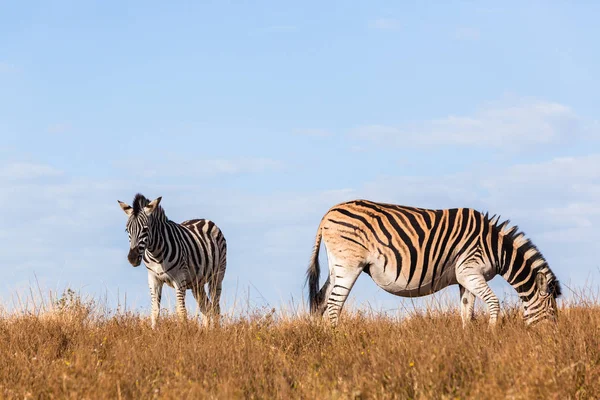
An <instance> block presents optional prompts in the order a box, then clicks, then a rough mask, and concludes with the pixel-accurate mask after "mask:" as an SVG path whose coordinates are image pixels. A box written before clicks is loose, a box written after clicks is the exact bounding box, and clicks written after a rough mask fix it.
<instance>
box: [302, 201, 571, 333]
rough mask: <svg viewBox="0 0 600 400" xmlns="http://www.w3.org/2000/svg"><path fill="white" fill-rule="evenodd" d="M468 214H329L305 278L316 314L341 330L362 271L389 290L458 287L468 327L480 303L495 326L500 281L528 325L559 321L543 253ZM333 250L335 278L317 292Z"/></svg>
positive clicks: (396, 210)
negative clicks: (513, 294) (323, 252)
mask: <svg viewBox="0 0 600 400" xmlns="http://www.w3.org/2000/svg"><path fill="white" fill-rule="evenodd" d="M498 220H499V218H498V217H496V216H494V217H491V218H490V217H488V215H487V214H485V215H483V214H481V213H480V212H478V211H475V210H472V209H469V208H455V209H447V210H427V209H422V208H414V207H404V206H398V205H392V204H382V203H374V202H371V201H367V200H355V201H350V202H347V203H342V204H338V205H336V206H334V207H333V208H331V209H330V210H329V211H328V212H327V213H326V214H325V216H324V217H323V219H322V220H321V223H320V225H319V229H318V230H317V237H316V243H315V246H314V249H313V253H312V257H311V261H310V265H309V267H308V271H307V280H308V285H309V291H310V294H309V297H310V309H311V312H312V313H313V314H323V313H324V312H325V310H327V314H328V316H329V319H330V321H331V323H332V324H333V325H336V324H337V322H338V318H339V315H340V312H341V310H342V307H343V305H344V302H345V301H346V298H347V297H348V294H349V293H350V290H351V289H352V286H353V285H354V282H355V281H356V279H357V278H358V276H359V275H360V273H361V272H363V271H364V272H366V273H367V274H368V275H369V276H371V278H372V279H373V280H374V281H375V283H377V285H378V286H379V287H381V288H382V289H384V290H385V291H387V292H389V293H392V294H395V295H397V296H403V297H415V296H425V295H428V294H431V293H434V292H437V291H439V290H441V289H443V288H445V287H446V286H449V285H453V284H458V285H459V289H460V298H461V317H462V321H463V326H464V325H465V324H466V323H467V321H469V320H470V319H472V318H473V312H474V302H475V297H479V298H480V299H481V300H483V301H484V302H485V304H486V305H487V308H488V312H489V314H490V321H489V323H490V325H494V324H495V323H496V320H497V318H498V312H499V310H500V305H499V302H498V298H497V297H496V295H495V294H494V293H493V292H492V290H491V289H490V287H489V286H488V284H487V281H489V280H490V279H492V278H493V277H494V276H495V275H501V276H502V277H503V278H504V279H506V281H508V283H510V284H511V285H512V287H513V288H514V289H515V290H516V291H517V292H518V294H519V297H520V298H521V300H522V301H523V304H524V319H525V322H526V323H527V324H531V323H534V322H536V321H539V320H542V319H545V318H548V319H551V320H555V319H556V316H557V307H556V300H555V299H556V297H558V296H560V284H559V282H558V280H557V279H556V276H555V275H554V273H552V271H551V270H550V268H549V267H548V264H547V262H546V260H545V259H544V257H543V256H542V254H541V253H540V252H539V251H538V250H537V248H536V247H535V246H534V245H533V244H532V243H531V242H530V241H529V240H528V239H526V238H525V235H524V233H522V232H518V228H517V227H516V226H513V227H509V221H505V222H503V223H498ZM321 239H322V240H323V241H324V243H325V246H326V249H327V258H328V260H329V278H328V279H327V282H326V283H325V285H324V286H323V288H321V290H319V272H320V267H319V259H318V257H319V248H320V245H321Z"/></svg>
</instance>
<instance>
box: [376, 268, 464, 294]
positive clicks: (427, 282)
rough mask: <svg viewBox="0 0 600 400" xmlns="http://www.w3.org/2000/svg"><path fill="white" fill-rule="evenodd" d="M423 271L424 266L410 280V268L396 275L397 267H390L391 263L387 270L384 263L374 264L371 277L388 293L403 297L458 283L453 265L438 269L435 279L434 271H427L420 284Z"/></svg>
mask: <svg viewBox="0 0 600 400" xmlns="http://www.w3.org/2000/svg"><path fill="white" fill-rule="evenodd" d="M431 270H432V269H431ZM421 271H422V268H417V269H416V271H415V274H414V275H413V277H412V279H411V280H410V282H409V280H408V277H409V268H403V269H402V271H401V273H400V275H399V276H396V275H397V272H396V268H390V266H389V265H388V267H387V268H386V270H385V272H384V271H383V264H381V265H377V264H372V265H371V266H370V268H369V273H370V275H371V278H372V279H373V281H374V282H375V283H376V284H377V286H379V287H380V288H382V289H383V290H385V291H386V292H388V293H391V294H395V295H396V296H401V297H419V296H427V295H429V294H432V293H435V292H437V291H439V290H441V289H443V288H445V287H446V286H449V285H453V284H456V283H458V282H457V281H456V272H455V269H454V268H453V267H450V268H448V267H447V268H444V269H443V270H442V271H443V272H442V273H440V269H437V270H436V279H435V280H432V272H427V273H426V275H425V279H423V282H422V283H421V285H419V281H420V279H421Z"/></svg>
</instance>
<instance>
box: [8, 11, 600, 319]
mask: <svg viewBox="0 0 600 400" xmlns="http://www.w3.org/2000/svg"><path fill="white" fill-rule="evenodd" d="M240 3H241V2H240ZM599 12H600V5H598V4H591V2H573V3H571V4H567V3H565V2H556V1H550V2H527V4H522V3H521V2H504V3H503V4H502V5H498V4H497V3H496V2H488V3H486V2H476V3H475V2H451V1H449V2H430V3H429V4H427V5H425V4H422V3H419V4H416V3H414V4H408V3H407V2H403V4H399V2H364V3H363V4H349V3H348V2H327V3H323V2H302V3H296V4H292V3H288V2H252V3H250V2H246V3H243V4H235V2H208V3H201V2H193V3H192V2H190V3H179V4H177V5H173V4H167V3H164V2H160V3H159V2H127V3H123V2H112V1H106V2H75V1H73V2H61V1H58V2H52V3H49V2H18V3H15V2H3V1H0V135H1V137H2V140H1V141H0V207H1V209H2V214H3V218H2V219H3V223H2V224H1V225H0V239H1V240H0V251H1V252H2V254H3V264H4V270H5V273H4V275H3V277H4V279H3V283H2V284H1V285H0V296H1V297H2V300H3V303H5V304H6V303H9V302H11V299H12V298H14V293H17V292H19V291H20V290H23V288H26V287H29V285H30V283H31V282H33V281H34V280H35V277H37V279H38V280H39V281H40V284H41V285H42V286H43V287H44V288H50V289H53V290H56V289H59V288H62V287H64V286H65V285H71V286H72V287H74V288H75V289H78V290H81V291H82V292H85V293H91V294H93V295H103V296H107V297H108V298H109V300H110V301H111V302H113V303H114V302H116V299H117V296H118V294H117V293H119V294H120V295H121V296H123V293H127V297H128V302H129V304H134V305H135V306H136V307H138V308H140V309H144V307H146V306H147V304H148V296H147V288H146V286H147V285H146V273H145V271H144V270H143V269H133V268H131V267H130V266H129V265H128V264H127V261H126V253H127V246H128V244H127V235H126V234H125V232H124V224H125V218H124V215H123V214H122V211H121V210H120V209H119V207H118V205H117V202H116V200H117V199H119V200H122V201H126V202H130V201H131V199H132V198H133V196H134V194H135V193H136V192H138V191H141V192H142V193H144V194H145V195H147V196H148V197H152V198H154V197H157V196H163V203H162V204H163V206H164V208H165V210H166V212H167V215H168V216H169V217H171V218H172V219H174V220H176V221H181V220H184V219H189V218H194V217H202V218H210V219H213V220H214V221H215V222H216V223H217V224H218V225H219V226H221V227H222V229H223V231H224V232H225V235H226V237H227V239H228V242H229V248H230V254H229V268H228V272H227V275H226V279H225V297H226V302H227V303H228V304H230V305H231V304H232V303H233V301H234V299H236V298H238V299H239V298H240V297H244V298H246V296H247V294H246V292H247V291H248V288H250V299H251V302H252V303H253V304H254V305H267V304H268V305H274V306H278V305H279V304H281V303H285V302H288V301H290V299H292V298H293V299H295V300H296V301H299V300H301V297H302V294H303V286H302V285H303V278H304V270H305V268H306V265H307V262H308V258H309V255H310V251H311V246H312V243H313V240H314V235H315V231H316V227H317V225H318V222H319V220H320V218H321V216H322V215H323V214H324V213H325V212H326V211H327V209H328V208H329V207H331V206H332V205H334V204H335V203H337V202H340V201H344V200H349V199H352V198H359V197H362V198H369V199H372V200H380V201H387V202H393V203H398V204H407V205H415V206H422V207H436V208H446V207H460V206H469V207H474V208H477V209H480V210H489V211H491V212H493V213H501V214H502V215H503V216H506V217H507V218H510V219H511V220H512V221H513V222H514V223H516V224H518V225H519V226H520V227H521V228H522V229H523V230H525V231H526V232H527V233H528V235H529V236H530V237H531V238H532V240H533V241H534V243H535V244H537V245H538V247H539V248H540V249H541V251H542V252H543V253H544V255H545V256H546V258H547V259H548V261H549V262H550V265H551V267H552V268H553V269H554V270H555V272H556V273H557V275H558V276H559V277H560V279H561V280H562V281H564V282H565V283H568V284H569V285H570V286H572V287H578V286H581V285H584V284H586V282H588V280H589V278H590V276H592V277H593V276H596V277H597V276H598V274H599V268H600V263H599V262H598V258H597V250H596V249H597V243H599V241H600V240H599V239H600V234H599V233H598V232H597V230H596V229H594V227H596V226H598V223H599V222H600V140H599V139H600V123H599V122H598V119H597V110H598V109H600V104H599V101H598V100H599V95H598V93H600V81H598V79H594V76H593V75H592V74H593V72H596V71H598V70H599V67H600V60H599V58H600V56H599V55H598V52H597V51H594V50H595V48H596V47H597V43H596V41H597V38H598V37H600V31H599V28H598V24H597V22H596V19H597V18H596V16H597V15H599ZM322 260H323V262H324V261H325V260H324V257H323V258H322ZM494 285H495V288H497V289H498V290H500V291H501V290H504V289H506V288H505V287H503V286H502V285H501V283H496V281H494ZM451 290H455V291H457V290H456V289H451ZM353 295H354V297H355V299H356V301H358V302H359V303H362V302H367V301H368V302H370V304H373V305H375V306H376V307H381V308H386V309H389V308H394V307H398V305H399V304H400V303H401V301H402V300H401V299H399V298H395V297H393V296H391V295H388V294H385V293H383V292H381V291H380V290H378V289H377V288H376V287H375V285H374V284H372V282H370V281H369V280H368V279H367V277H366V276H365V277H362V278H361V279H360V280H359V282H358V284H357V287H356V289H355V290H354V291H353ZM188 302H189V303H190V304H191V297H190V299H189V300H188Z"/></svg>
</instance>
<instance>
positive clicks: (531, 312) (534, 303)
mask: <svg viewBox="0 0 600 400" xmlns="http://www.w3.org/2000/svg"><path fill="white" fill-rule="evenodd" d="M534 279H535V283H534V285H533V293H532V295H531V297H529V299H526V300H525V301H524V303H523V306H524V313H523V318H524V319H525V323H526V324H527V325H532V324H535V323H537V322H540V321H542V320H550V321H553V322H556V320H557V317H558V309H557V306H556V298H557V297H559V296H560V295H561V289H560V282H559V281H558V280H557V279H556V277H554V275H553V274H552V273H551V272H550V271H539V272H537V274H535V278H534Z"/></svg>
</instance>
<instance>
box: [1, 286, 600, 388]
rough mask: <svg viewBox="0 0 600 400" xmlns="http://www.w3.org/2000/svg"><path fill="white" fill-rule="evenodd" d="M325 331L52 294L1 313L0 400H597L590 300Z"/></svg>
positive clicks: (373, 316) (311, 324) (291, 319)
mask: <svg viewBox="0 0 600 400" xmlns="http://www.w3.org/2000/svg"><path fill="white" fill-rule="evenodd" d="M342 315H343V317H342V320H341V324H340V326H338V327H337V328H336V329H333V328H331V327H329V326H328V325H327V324H325V323H323V322H322V321H315V320H312V319H310V318H308V317H307V316H306V314H304V313H302V312H300V313H299V315H297V316H290V315H289V314H288V315H278V314H277V313H274V312H271V311H269V312H265V313H261V312H259V311H255V312H254V313H253V314H251V315H245V316H241V317H235V318H233V317H231V318H228V319H226V321H224V322H223V323H222V324H221V326H218V327H212V328H203V327H201V326H200V325H199V324H198V322H197V321H195V320H193V319H191V320H188V321H187V322H179V321H177V320H176V319H175V318H173V317H165V318H162V319H161V320H160V324H159V327H158V328H157V329H156V330H155V331H153V330H152V329H151V328H150V326H149V321H148V319H147V318H146V317H141V316H140V315H137V314H134V313H116V312H109V311H105V310H104V309H103V308H102V307H100V306H98V305H96V304H94V303H93V302H87V301H82V300H81V299H80V298H79V297H77V296H73V295H72V293H71V295H70V296H67V297H63V298H62V300H59V301H57V302H56V303H55V307H54V308H53V309H52V310H50V311H44V312H30V313H26V312H20V313H18V314H8V313H5V314H4V315H3V316H2V317H1V318H0V338H1V341H0V397H1V398H19V399H26V398H36V399H37V398H60V399H64V398H68V399H98V398H99V399H105V398H106V399H120V398H123V399H126V398H144V399H148V398H168V399H203V398H207V399H212V398H214V399H238V398H248V399H287V398H298V399H359V398H360V399H367V398H376V399H457V398H459V399H465V398H477V399H599V398H600V306H599V305H598V302H597V301H596V300H594V301H583V300H580V301H570V302H569V304H567V302H562V303H561V310H560V316H559V323H558V325H557V326H552V325H549V324H546V325H539V326H536V327H534V328H526V327H525V326H524V325H523V323H522V321H521V316H520V314H519V310H518V308H517V307H514V306H513V307H509V309H508V310H506V309H505V310H504V312H503V318H502V322H501V324H500V326H498V327H497V328H496V329H495V330H493V331H492V330H489V329H488V328H487V321H486V317H485V315H481V314H479V315H478V320H477V321H476V322H475V323H473V324H472V326H470V327H468V328H467V329H465V330H463V328H462V325H461V321H460V317H459V315H458V311H457V310H450V311H430V312H427V311H422V312H419V311H415V312H413V313H411V315H410V317H407V318H403V319H402V320H399V319H398V318H391V317H386V316H383V315H380V314H379V315H378V314H377V313H365V312H362V313H361V312H358V311H354V312H352V311H351V312H345V313H343V314H342Z"/></svg>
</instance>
